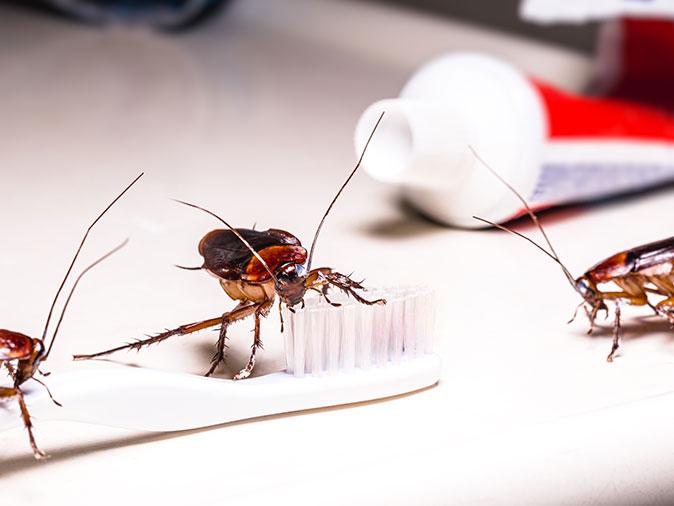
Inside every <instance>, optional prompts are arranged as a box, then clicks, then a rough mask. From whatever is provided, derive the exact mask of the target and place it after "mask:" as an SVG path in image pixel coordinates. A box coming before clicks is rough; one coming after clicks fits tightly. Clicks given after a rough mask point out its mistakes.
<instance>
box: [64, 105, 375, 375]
mask: <svg viewBox="0 0 674 506" xmlns="http://www.w3.org/2000/svg"><path fill="white" fill-rule="evenodd" d="M383 116H384V114H383V113H382V115H381V116H380V117H379V119H378V121H377V123H376V124H375V126H374V128H373V129H372V132H371V133H370V137H369V139H368V141H367V143H366V144H365V148H364V149H363V152H362V153H361V155H360V158H359V159H358V162H357V163H356V166H355V168H354V169H353V170H352V171H351V174H350V175H349V177H348V178H347V179H346V181H345V182H344V184H343V185H342V186H341V188H340V189H339V191H338V192H337V194H336V195H335V197H334V198H333V200H332V202H331V203H330V205H329V206H328V208H327V210H326V212H325V214H324V215H323V218H322V219H321V221H320V223H319V224H318V227H317V229H316V233H315V234H314V239H313V242H312V243H311V248H310V250H309V254H308V255H307V250H306V249H304V247H302V244H301V243H300V240H299V239H298V238H297V237H295V236H294V235H293V234H291V233H290V232H286V231H284V230H280V229H269V230H266V231H257V230H251V229H246V228H233V227H232V226H230V225H229V223H227V222H226V221H225V220H223V219H222V218H220V217H219V216H217V215H216V214H215V213H213V212H211V211H208V210H207V209H204V208H202V207H199V206H196V205H194V204H189V203H187V202H182V201H178V202H180V203H181V204H185V205H187V206H190V207H193V208H196V209H199V210H201V211H204V212H206V213H208V214H210V215H211V216H213V217H214V218H216V219H218V220H220V221H221V222H222V223H223V224H224V225H225V226H226V227H227V229H217V230H213V231H211V232H209V233H207V234H206V235H205V236H204V237H203V238H202V239H201V241H200V242H199V253H200V254H201V256H203V258H204V263H203V265H201V266H199V267H183V268H184V269H185V268H186V269H189V270H202V269H203V270H205V271H206V272H208V273H209V274H211V275H212V276H214V277H215V278H216V279H217V280H218V281H219V282H220V286H222V288H223V290H224V291H225V293H227V295H228V296H229V297H230V298H231V299H233V300H235V301H238V305H237V306H236V307H235V308H234V309H232V310H231V311H228V312H226V313H225V314H223V315H222V316H218V317H215V318H209V319H207V320H203V321H199V322H195V323H189V324H187V325H181V326H180V327H178V328H176V329H172V330H167V331H166V332H162V333H160V334H157V335H155V336H152V337H150V338H148V339H142V340H138V341H135V342H133V343H129V344H125V345H122V346H118V347H116V348H112V349H109V350H105V351H101V352H98V353H93V354H90V355H75V356H74V357H73V358H74V359H75V360H86V359H92V358H96V357H101V356H103V355H108V354H110V353H113V352H116V351H120V350H130V349H133V350H139V349H140V348H142V347H143V346H147V345H150V344H154V343H158V342H161V341H164V340H166V339H168V338H169V337H172V336H176V335H185V334H190V333H192V332H197V331H199V330H203V329H206V328H210V327H215V326H217V325H220V334H219V338H218V341H217V344H216V351H215V355H214V356H213V359H212V361H211V367H210V369H209V370H208V372H207V373H206V376H210V375H211V374H213V372H215V369H216V368H217V367H218V365H219V364H220V363H222V362H224V361H225V358H226V348H227V346H226V339H227V328H228V327H229V325H231V324H232V323H234V322H236V321H238V320H242V319H244V318H247V317H249V316H253V317H254V319H255V330H254V340H253V345H252V347H251V353H250V358H249V360H248V363H247V364H246V366H245V367H244V368H243V369H241V371H239V372H238V373H237V374H236V375H235V376H234V379H244V378H247V377H248V376H249V375H250V373H251V372H252V371H253V368H254V366H255V353H256V351H257V349H258V348H260V347H261V346H262V339H261V337H260V319H261V317H265V316H267V315H268V314H269V311H270V309H271V307H272V305H273V304H274V300H275V296H276V295H278V298H279V313H280V309H281V304H285V305H286V306H287V307H288V308H289V309H290V310H291V311H293V307H294V306H296V305H297V304H301V305H302V306H303V305H304V296H305V294H306V292H307V291H308V290H312V291H316V292H318V293H319V294H320V295H321V296H322V297H324V298H325V300H326V301H327V302H328V303H330V304H332V305H334V306H338V305H339V304H336V303H332V302H331V301H330V299H329V298H328V290H329V289H330V288H331V287H335V288H339V289H340V290H342V291H343V292H345V293H346V294H347V295H350V296H352V297H354V299H356V300H357V301H358V302H360V303H362V304H368V305H369V304H384V303H386V301H385V300H384V299H378V300H373V301H370V300H367V299H365V298H363V297H362V296H361V295H360V294H359V293H358V291H360V290H365V288H364V287H363V286H362V284H361V283H362V282H358V281H355V280H353V279H351V277H350V276H347V275H344V274H340V273H339V272H335V271H333V270H332V269H331V268H329V267H321V268H318V269H312V268H311V266H312V260H313V255H314V248H315V247H316V240H317V239H318V235H319V233H320V231H321V228H322V226H323V223H324V222H325V218H326V217H327V216H328V214H329V213H330V210H331V209H332V206H333V205H334V204H335V202H336V201H337V199H338V197H339V196H340V194H341V193H342V191H343V190H344V188H345V187H346V185H347V184H348V183H349V181H350V180H351V178H352V177H353V176H354V174H355V173H356V171H357V170H358V168H359V167H360V165H361V162H362V160H363V157H364V156H365V152H366V151H367V147H368V145H369V143H370V141H371V140H372V137H373V136H374V133H375V131H376V130H377V127H378V126H379V123H380V122H381V120H382V117H383ZM305 264H306V265H305ZM281 331H283V318H282V317H281Z"/></svg>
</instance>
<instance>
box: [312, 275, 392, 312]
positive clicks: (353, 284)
mask: <svg viewBox="0 0 674 506" xmlns="http://www.w3.org/2000/svg"><path fill="white" fill-rule="evenodd" d="M325 278H326V279H327V281H328V283H330V284H331V285H333V286H336V287H337V288H339V289H340V290H342V291H343V292H344V293H346V294H347V295H351V296H352V297H353V298H354V299H356V300H357V301H358V302H360V303H361V304H366V305H368V306H371V305H373V304H386V299H376V300H367V299H364V298H363V297H361V296H360V295H359V294H358V293H357V292H356V290H365V288H364V287H363V285H361V284H360V283H358V282H357V281H354V280H353V279H351V278H350V277H349V276H345V275H344V274H340V273H339V272H330V273H328V274H326V275H325Z"/></svg>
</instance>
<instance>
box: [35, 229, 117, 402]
mask: <svg viewBox="0 0 674 506" xmlns="http://www.w3.org/2000/svg"><path fill="white" fill-rule="evenodd" d="M128 242H129V240H128V239H125V240H124V242H122V243H121V244H120V245H118V246H116V247H114V248H113V249H111V250H110V251H108V252H107V253H106V254H105V255H103V256H102V257H100V258H99V259H98V260H96V261H95V262H93V263H91V264H90V265H88V266H87V267H86V268H85V269H84V270H83V271H82V272H80V274H79V276H77V278H75V282H74V283H73V286H72V288H71V289H70V292H69V293H68V297H66V301H65V303H64V304H63V309H62V310H61V316H59V319H58V321H57V322H56V328H55V329H54V334H53V335H52V338H51V342H50V343H49V348H47V353H45V355H44V357H43V358H42V360H43V361H44V360H46V359H47V357H48V356H49V353H50V352H51V349H52V347H53V346H54V341H56V335H57V334H58V331H59V329H60V328H61V322H62V321H63V317H64V316H65V314H66V309H68V304H70V299H72V297H73V294H74V293H75V288H77V285H78V284H79V282H80V280H81V279H82V278H83V277H84V275H85V274H86V273H87V272H89V271H90V270H91V269H93V268H94V267H96V266H97V265H98V264H100V263H101V262H102V261H103V260H105V259H107V258H108V257H110V256H112V255H114V254H115V253H117V252H118V251H119V250H120V249H122V248H123V247H124V246H126V245H127V244H128ZM34 379H35V378H34ZM45 388H46V385H45ZM48 390H49V389H47V391H48ZM49 395H50V396H51V394H49Z"/></svg>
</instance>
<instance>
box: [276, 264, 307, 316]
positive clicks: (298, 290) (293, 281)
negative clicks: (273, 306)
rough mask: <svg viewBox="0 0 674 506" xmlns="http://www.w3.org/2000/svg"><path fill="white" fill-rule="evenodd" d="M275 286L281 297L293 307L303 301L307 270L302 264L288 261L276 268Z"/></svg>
mask: <svg viewBox="0 0 674 506" xmlns="http://www.w3.org/2000/svg"><path fill="white" fill-rule="evenodd" d="M275 274H276V281H275V288H276V293H277V294H278V296H279V298H280V299H281V300H282V301H283V302H284V303H285V304H286V305H287V306H288V307H292V306H295V305H296V304H299V303H300V302H302V299H304V294H305V293H306V291H307V289H306V280H307V270H306V269H305V267H304V266H303V265H302V264H296V263H287V264H284V265H282V266H281V267H279V268H278V269H276V273H275Z"/></svg>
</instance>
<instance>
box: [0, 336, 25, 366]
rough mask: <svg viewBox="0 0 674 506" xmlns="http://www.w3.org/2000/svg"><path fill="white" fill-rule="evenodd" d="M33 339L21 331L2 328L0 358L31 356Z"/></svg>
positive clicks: (10, 358) (12, 358) (11, 358)
mask: <svg viewBox="0 0 674 506" xmlns="http://www.w3.org/2000/svg"><path fill="white" fill-rule="evenodd" d="M32 352H33V340H32V339H31V338H30V337H28V336H26V335H24V334H20V333H19V332H12V331H11V330H5V329H0V360H15V359H22V358H28V357H30V355H31V353H32Z"/></svg>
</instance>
